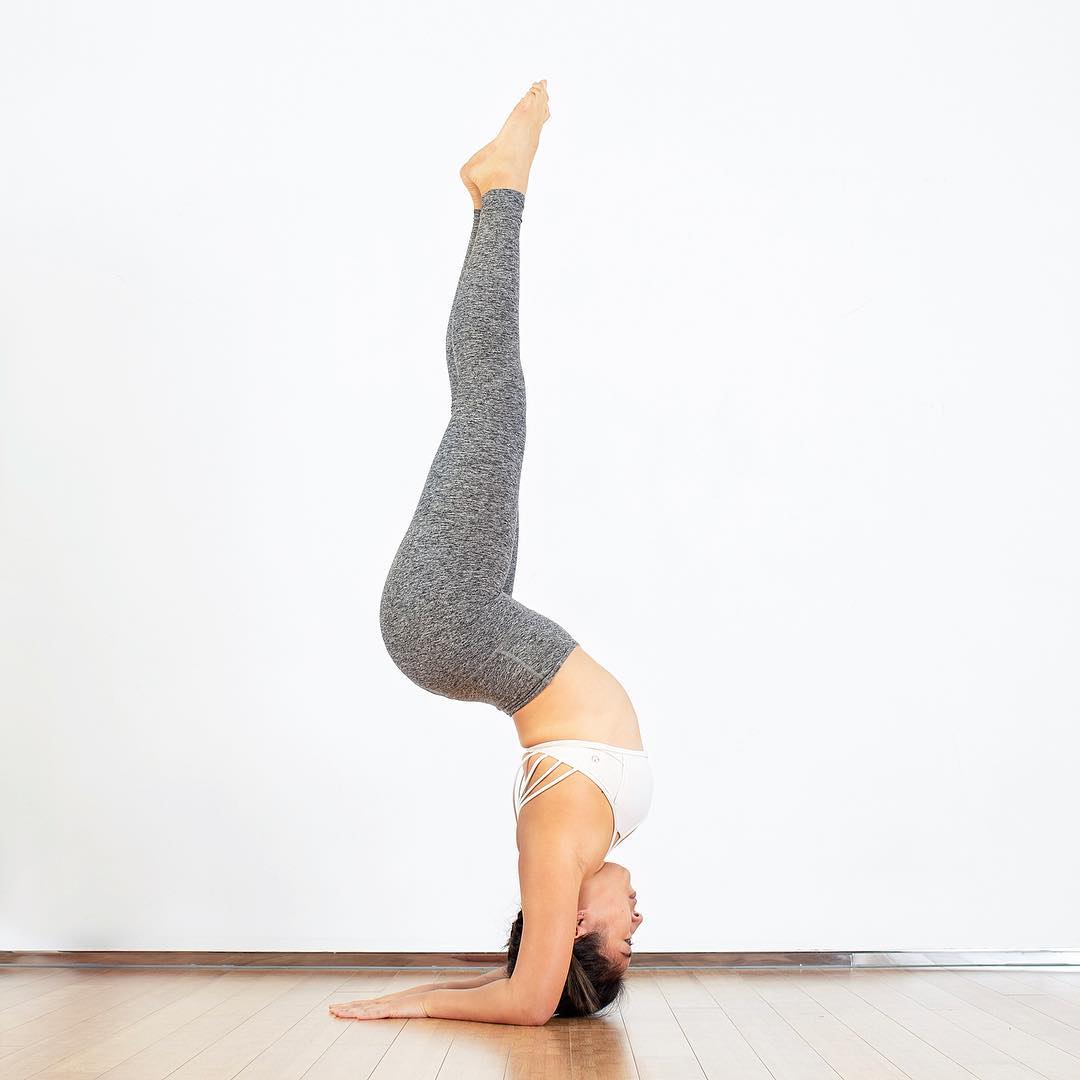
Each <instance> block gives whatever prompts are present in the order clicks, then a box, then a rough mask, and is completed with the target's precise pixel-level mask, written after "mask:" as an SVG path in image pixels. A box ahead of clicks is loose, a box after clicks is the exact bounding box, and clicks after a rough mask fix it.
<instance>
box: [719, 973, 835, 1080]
mask: <svg viewBox="0 0 1080 1080" xmlns="http://www.w3.org/2000/svg"><path fill="white" fill-rule="evenodd" d="M793 977H794V976H793ZM699 978H700V979H701V981H702V983H703V984H704V985H705V987H706V988H707V989H708V991H709V993H710V994H712V996H713V998H714V999H715V1000H716V1001H717V1003H718V1004H719V1005H720V1006H721V1008H722V1009H723V1011H724V1012H725V1013H727V1015H728V1018H729V1019H730V1020H731V1022H732V1024H734V1025H735V1027H736V1028H737V1029H738V1031H739V1033H740V1034H741V1035H742V1036H743V1038H744V1039H745V1040H746V1041H747V1042H748V1043H749V1044H750V1046H751V1047H752V1048H753V1050H754V1052H755V1053H756V1054H757V1056H758V1057H759V1058H760V1059H761V1061H762V1062H763V1063H764V1065H765V1067H766V1068H767V1069H768V1070H769V1072H771V1073H772V1074H773V1076H774V1077H776V1080H836V1077H837V1076H838V1075H839V1074H838V1073H837V1072H836V1070H835V1069H833V1068H832V1066H831V1065H829V1064H828V1062H826V1061H825V1059H824V1058H823V1057H822V1056H821V1055H820V1054H819V1053H818V1052H817V1051H816V1050H815V1049H814V1048H813V1047H812V1046H810V1045H809V1044H808V1043H807V1042H806V1040H805V1039H803V1038H802V1036H800V1035H799V1034H798V1033H797V1032H796V1031H795V1029H794V1028H792V1026H791V1025H790V1024H789V1023H788V1022H787V1021H786V1020H785V1019H784V1018H783V1017H782V1016H780V1015H779V1014H778V1013H777V1011H776V1010H775V1009H774V1008H773V1007H772V1006H771V1005H770V1004H769V1003H768V1002H767V1001H766V1000H765V999H764V998H763V997H761V995H760V994H758V993H757V992H756V991H755V990H754V980H755V976H754V975H752V974H750V973H739V974H734V975H721V974H713V973H712V972H701V973H699Z"/></svg>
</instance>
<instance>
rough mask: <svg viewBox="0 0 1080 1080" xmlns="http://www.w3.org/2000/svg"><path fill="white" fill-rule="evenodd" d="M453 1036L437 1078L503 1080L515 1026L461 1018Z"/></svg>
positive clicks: (442, 1079)
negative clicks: (510, 1026) (482, 1022)
mask: <svg viewBox="0 0 1080 1080" xmlns="http://www.w3.org/2000/svg"><path fill="white" fill-rule="evenodd" d="M453 1035H454V1041H453V1042H452V1043H451V1044H450V1050H449V1051H448V1053H447V1055H446V1057H445V1058H444V1059H443V1063H442V1066H441V1067H440V1069H439V1071H438V1073H437V1076H438V1080H503V1077H504V1076H505V1075H506V1062H507V1058H508V1057H509V1055H510V1042H511V1039H512V1038H513V1029H512V1028H508V1027H507V1026H506V1025H505V1024H481V1023H474V1022H472V1021H469V1020H460V1021H458V1022H457V1023H456V1024H455V1025H454V1027H453Z"/></svg>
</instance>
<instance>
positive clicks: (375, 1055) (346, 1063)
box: [304, 1018, 408, 1080]
mask: <svg viewBox="0 0 1080 1080" xmlns="http://www.w3.org/2000/svg"><path fill="white" fill-rule="evenodd" d="M332 1019H335V1018H332ZM336 1023H338V1024H340V1025H341V1027H342V1028H343V1029H344V1030H343V1031H342V1033H341V1034H340V1035H339V1036H338V1037H337V1038H336V1039H335V1040H334V1041H333V1042H332V1043H331V1044H330V1046H329V1047H327V1049H326V1050H325V1052H324V1053H323V1054H322V1055H321V1056H320V1057H319V1058H318V1059H317V1060H316V1061H315V1064H314V1065H312V1066H311V1068H310V1069H308V1071H307V1072H306V1073H304V1080H367V1077H369V1076H371V1074H372V1073H373V1072H374V1071H375V1069H376V1068H377V1067H378V1064H379V1062H380V1061H381V1060H382V1057H383V1055H384V1054H385V1053H386V1052H387V1050H389V1049H390V1047H391V1046H392V1045H393V1043H394V1040H395V1039H396V1038H397V1037H398V1036H399V1035H400V1034H401V1032H402V1031H403V1030H404V1028H405V1025H406V1024H407V1023H408V1021H407V1020H336Z"/></svg>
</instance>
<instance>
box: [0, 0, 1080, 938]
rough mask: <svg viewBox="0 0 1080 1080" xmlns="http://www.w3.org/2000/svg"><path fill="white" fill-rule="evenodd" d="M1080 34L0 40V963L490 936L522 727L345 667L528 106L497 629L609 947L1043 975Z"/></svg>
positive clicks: (379, 28) (240, 14)
mask: <svg viewBox="0 0 1080 1080" xmlns="http://www.w3.org/2000/svg"><path fill="white" fill-rule="evenodd" d="M1078 38H1080V14H1078V12H1077V9H1076V7H1075V6H1074V5H1070V4H1068V3H1066V2H1064V0H1061V2H1057V3H1049V2H1047V3H1036V4H1029V5H1020V4H1001V3H994V4H985V3H975V2H974V0H972V2H970V3H946V4H940V3H937V4H929V3H927V4H905V5H884V4H863V3H856V2H852V3H848V4H837V3H832V4H826V5H805V4H798V3H788V4H784V5H772V4H770V5H759V4H755V5H751V4H741V5H724V6H722V7H719V8H717V7H716V6H714V5H706V4H704V3H703V4H701V5H700V6H698V5H691V4H688V3H685V2H684V3H682V4H676V5H675V6H674V7H671V6H668V7H666V8H664V9H663V12H662V13H661V11H660V9H655V8H654V7H653V5H643V4H623V5H619V6H618V8H617V9H616V8H615V7H614V6H612V5H595V6H591V7H590V6H586V7H585V8H581V7H580V6H579V5H578V4H576V3H575V4H571V3H569V2H568V0H559V2H557V3H554V4H552V5H549V6H547V7H546V8H545V7H539V8H538V7H537V6H536V5H522V6H517V7H515V6H505V7H502V8H477V7H476V6H475V5H464V4H457V5H447V4H436V3H433V2H432V3H426V4H423V5H419V4H413V5H411V6H410V5H406V6H401V5H391V4H384V5H369V4H349V3H331V2H328V0H323V2H318V3H308V4H303V5H301V4H299V3H294V4H282V3H275V4H267V3H255V2H254V0H246V2H242V3H237V2H233V3H225V4H222V3H220V2H214V3H212V4H211V3H198V4H191V3H188V4H183V5H181V4H173V5H147V4H142V3H136V2H134V0H131V2H128V3H122V4H121V3H106V4H95V5H85V4H77V3H74V2H70V0H69V2H66V3H53V4H49V5H43V4H38V3H33V2H30V0H24V2H10V0H9V2H8V3H6V4H5V5H4V6H3V8H2V9H0V101H2V103H3V104H2V106H0V110H2V112H0V116H2V119H0V145H2V146H3V154H4V166H3V169H2V170H0V355H2V367H0V380H2V381H0V395H2V397H0V439H2V468H3V473H2V487H0V511H2V541H0V544H2V546H0V589H2V592H0V605H2V616H0V632H2V640H0V664H2V670H0V684H2V685H0V708H2V710H3V748H4V752H3V764H2V766H0V768H2V773H0V784H2V791H0V814H2V820H3V829H2V840H0V845H2V846H0V947H7V948H23V949H34V948H42V949H46V948H58V949H77V948H173V949H196V948H207V949H341V950H350V949H357V950H368V949H372V950H375V949H429V948H430V949H456V948H460V949H488V948H498V947H500V946H501V945H502V942H503V940H504V937H503V936H502V935H503V934H504V933H505V929H506V925H507V923H508V921H509V919H510V918H511V916H512V915H513V914H514V912H515V911H516V904H517V879H516V867H515V857H514V855H515V853H514V839H513V824H514V823H513V813H512V808H511V790H510V789H511V779H512V774H513V769H514V766H515V764H516V759H517V753H518V746H517V741H516V733H515V731H514V728H513V726H512V724H511V722H510V721H509V720H508V719H507V718H505V717H503V716H501V714H499V713H498V712H497V711H495V710H494V709H491V708H490V707H487V706H483V705H462V704H455V703H451V702H447V701H444V700H442V699H439V698H436V697H432V696H428V695H425V694H424V693H422V692H421V691H419V690H417V689H416V688H415V687H413V686H412V685H411V684H410V683H408V682H407V681H406V680H405V679H404V677H403V676H401V675H400V674H399V673H398V672H397V670H396V669H395V668H394V667H393V665H392V664H391V662H390V660H389V659H388V657H387V656H386V654H385V653H384V651H383V649H382V645H381V641H380V638H379V631H378V624H377V603H378V596H379V592H380V589H381V586H382V580H383V575H384V573H385V571H386V569H387V566H388V565H389V561H390V558H391V556H392V554H393V551H394V549H395V547H396V545H397V542H398V539H399V538H400V534H401V532H402V531H403V530H404V528H405V525H406V523H407V520H408V517H409V514H410V513H411V511H412V507H413V505H414V503H415V499H416V496H417V494H418V492H419V487H420V483H421V481H422V479H423V475H424V472H425V470H426V467H427V463H428V460H429V459H430V455H431V453H432V451H433V450H434V447H435V445H436V443H437V441H438V437H439V435H440V433H441V430H442V425H443V423H444V421H445V414H446V409H447V405H448V395H447V386H446V383H445V369H444V360H443V354H442V349H443V332H444V327H445V320H446V316H447V312H448V310H449V304H450V298H451V292H452V289H453V285H454V282H455V279H456V274H457V271H458V268H459V266H460V263H461V258H462V255H463V253H464V245H465V241H466V237H467V233H468V227H469V223H470V217H469V213H470V204H469V201H468V198H467V196H466V195H465V193H464V191H463V190H462V189H461V187H460V186H459V183H458V179H457V169H458V167H459V165H460V164H461V162H462V161H464V159H465V158H466V157H467V156H468V155H469V154H470V153H471V152H472V151H473V150H474V149H475V148H476V147H478V146H479V145H480V144H481V143H483V142H486V141H487V140H488V139H489V138H491V137H492V135H493V134H494V133H495V131H496V130H497V128H498V125H499V124H500V123H501V122H502V119H503V116H504V114H505V112H506V111H507V110H508V109H509V107H510V106H511V105H512V104H513V102H514V100H515V99H516V98H517V97H518V96H519V95H520V94H521V93H522V92H523V91H524V89H525V88H526V87H527V86H528V84H529V83H530V82H531V81H532V80H533V79H536V78H540V77H544V76H546V77H547V78H548V79H549V80H550V88H551V94H552V119H551V122H550V124H549V125H548V127H547V128H546V129H545V132H544V136H543V145H542V147H541V152H540V156H539V158H538V161H537V166H536V169H535V172H534V179H533V183H532V185H531V187H530V189H529V194H528V198H527V203H526V209H525V221H524V231H523V257H524V271H523V310H522V321H523V327H522V330H523V341H524V358H525V364H526V368H527V375H528V379H529V393H530V409H531V412H530V443H529V450H528V455H527V461H526V470H525V482H524V490H523V522H522V527H523V538H522V546H521V558H520V563H519V578H518V581H519V585H518V591H519V595H520V596H521V597H522V599H523V600H524V601H525V602H526V603H529V604H531V605H532V606H535V607H539V608H541V609H542V610H544V611H547V612H549V613H550V614H551V615H552V616H553V617H555V618H557V619H558V620H559V621H561V622H563V623H564V624H565V625H566V626H567V627H568V628H570V629H571V631H572V632H573V633H574V634H575V635H577V636H578V637H579V639H580V640H581V641H582V642H583V644H584V645H585V647H586V648H587V649H588V650H589V651H591V652H592V653H593V654H594V655H595V656H596V657H597V658H598V659H600V660H601V661H602V662H603V663H605V664H606V665H608V666H609V667H610V668H611V669H612V670H613V671H614V672H615V673H616V674H617V675H618V676H619V677H620V678H621V679H622V680H623V682H624V683H625V685H626V686H627V688H628V689H629V691H630V693H631V696H632V697H633V699H634V701H635V703H636V705H637V707H638V710H639V713H640V715H641V719H642V723H643V732H644V737H645V741H646V746H647V748H648V749H649V751H650V752H651V754H652V756H653V761H654V766H655V770H656V779H657V792H656V799H655V803H654V808H653V812H652V815H651V817H650V819H649V821H648V823H647V824H646V825H645V826H643V827H642V829H641V830H640V831H639V833H638V834H637V835H636V836H635V837H634V838H633V840H631V841H629V842H628V843H627V844H626V845H625V847H624V848H621V849H620V855H619V859H620V861H623V862H626V863H627V864H628V865H629V866H630V867H631V869H632V871H633V875H634V881H635V884H636V885H637V887H638V890H639V893H640V897H641V910H642V912H643V913H644V914H645V916H646V924H645V926H644V928H643V929H642V931H641V932H640V933H639V935H638V937H637V939H636V941H635V944H636V945H637V947H639V948H642V949H649V950H667V949H702V950H712V949H717V950H723V949H735V948H747V949H755V948H771V947H790V948H856V949H858V948H882V949H887V948H904V947H913V948H920V947H921V948H946V947H967V948H977V947H987V948H1010V947H1029V948H1030V947H1040V946H1045V947H1059V948H1067V947H1073V948H1075V947H1080V930H1078V926H1077V921H1076V918H1075V915H1076V911H1077V910H1078V908H1080V863H1078V862H1077V860H1076V859H1075V857H1074V848H1075V829H1076V819H1077V801H1076V789H1075V777H1076V760H1077V753H1078V751H1080V735H1078V730H1077V717H1078V706H1080V689H1078V682H1077V678H1076V659H1077V655H1078V645H1080V640H1078V639H1080V605H1078V600H1080V580H1078V571H1077V559H1076V552H1077V551H1078V550H1080V520H1078V511H1077V501H1076V493H1077V487H1076V481H1077V476H1076V473H1077V469H1076V465H1077V461H1078V460H1080V431H1078V427H1077V422H1076V418H1077V415H1078V412H1080V376H1078V373H1077V354H1078V349H1077V346H1078V338H1080V333H1078V317H1077V296H1078V295H1080V270H1078V256H1077V252H1078V250H1080V248H1078V245H1080V223H1078V215H1077V200H1076V192H1077V191H1078V190H1080V148H1078V137H1080V125H1078V123H1077V119H1078V118H1077V111H1078V109H1077V104H1078V102H1080V85H1078V83H1080V77H1078V74H1077V66H1076V63H1075V59H1076V55H1077V47H1078Z"/></svg>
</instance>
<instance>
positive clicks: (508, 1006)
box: [421, 979, 550, 1025]
mask: <svg viewBox="0 0 1080 1080" xmlns="http://www.w3.org/2000/svg"><path fill="white" fill-rule="evenodd" d="M421 1006H422V1008H423V1011H424V1014H425V1015H426V1016H429V1017H432V1018H435V1017H437V1018H439V1019H442V1020H478V1021H481V1022H485V1023H489V1024H530V1025H539V1024H544V1023H546V1022H547V1021H548V1020H549V1019H550V1017H549V1016H547V1015H545V1016H540V1015H539V1014H538V1013H537V1011H536V1010H535V1009H533V1008H530V1007H529V1006H528V1005H527V1004H526V1003H524V1002H522V1001H519V1000H518V996H517V994H516V990H515V988H514V987H512V986H511V980H510V979H497V980H495V981H494V982H490V983H488V984H487V985H485V986H477V987H471V988H468V989H458V990H449V989H445V988H443V987H440V988H439V989H438V990H429V991H428V992H427V993H426V994H424V995H423V997H422V998H421Z"/></svg>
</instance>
